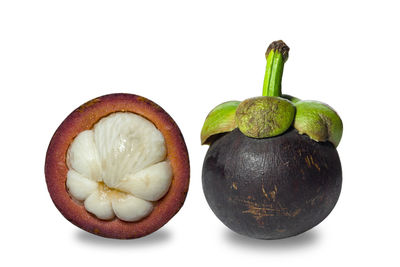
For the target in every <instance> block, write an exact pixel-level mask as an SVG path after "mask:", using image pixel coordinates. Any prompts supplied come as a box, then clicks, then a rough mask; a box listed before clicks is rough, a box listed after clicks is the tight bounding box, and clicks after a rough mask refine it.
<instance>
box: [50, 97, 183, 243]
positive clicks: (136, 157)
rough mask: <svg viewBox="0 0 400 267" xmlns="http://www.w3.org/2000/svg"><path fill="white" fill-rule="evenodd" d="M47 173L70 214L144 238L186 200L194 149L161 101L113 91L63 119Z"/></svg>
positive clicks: (105, 230) (109, 233)
mask: <svg viewBox="0 0 400 267" xmlns="http://www.w3.org/2000/svg"><path fill="white" fill-rule="evenodd" d="M45 176H46V182H47V187H48V191H49V193H50V196H51V198H52V200H53V202H54V204H55V206H56V207H57V208H58V209H59V211H60V212H61V213H62V215H64V217H65V218H66V219H67V220H69V221H70V222H72V223H73V224H75V225H76V226H78V227H80V228H82V229H84V230H86V231H88V232H90V233H94V234H97V235H100V236H104V237H110V238H120V239H129V238H138V237H142V236H145V235H148V234H150V233H152V232H154V231H156V230H157V229H159V228H160V227H162V226H163V225H164V224H165V223H167V222H168V221H169V220H170V219H171V218H172V217H173V216H174V215H175V214H176V213H177V212H178V211H179V209H180V208H181V206H182V205H183V203H184V201H185V198H186V194H187V190H188V186H189V157H188V152H187V148H186V144H185V141H184V139H183V136H182V134H181V132H180V130H179V128H178V126H177V125H176V123H175V122H174V120H173V119H172V118H171V117H170V116H169V115H168V114H167V113H166V112H165V111H164V110H163V109H162V108H161V107H160V106H158V105H157V104H155V103H154V102H152V101H150V100H148V99H146V98H144V97H141V96H137V95H133V94H111V95H105V96H102V97H99V98H96V99H93V100H91V101H89V102H87V103H85V104H83V105H82V106H80V107H78V108H77V109H76V110H74V111H73V112H72V113H71V114H70V115H69V116H68V117H67V118H66V119H65V120H64V121H63V122H62V123H61V125H60V126H59V127H58V129H57V130H56V132H55V133H54V136H53V137H52V139H51V141H50V144H49V147H48V150H47V154H46V162H45Z"/></svg>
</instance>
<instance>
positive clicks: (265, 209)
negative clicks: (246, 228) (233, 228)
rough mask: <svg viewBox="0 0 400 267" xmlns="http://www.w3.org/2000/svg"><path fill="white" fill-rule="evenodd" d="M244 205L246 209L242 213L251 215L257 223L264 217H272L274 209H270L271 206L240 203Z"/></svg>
mask: <svg viewBox="0 0 400 267" xmlns="http://www.w3.org/2000/svg"><path fill="white" fill-rule="evenodd" d="M241 202H243V204H245V205H246V207H247V209H246V210H244V211H242V213H248V214H251V215H252V216H253V217H254V219H256V220H257V221H259V220H261V219H262V218H263V217H265V216H274V215H275V212H276V209H274V208H272V205H266V204H259V203H257V202H254V201H249V200H243V201H241Z"/></svg>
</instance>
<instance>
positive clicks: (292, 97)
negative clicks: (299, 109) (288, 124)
mask: <svg viewBox="0 0 400 267" xmlns="http://www.w3.org/2000/svg"><path fill="white" fill-rule="evenodd" d="M281 97H282V98H285V99H287V100H289V101H290V102H292V103H293V104H295V103H297V102H299V101H301V99H299V98H297V97H295V96H291V95H286V94H283V95H282V96H281Z"/></svg>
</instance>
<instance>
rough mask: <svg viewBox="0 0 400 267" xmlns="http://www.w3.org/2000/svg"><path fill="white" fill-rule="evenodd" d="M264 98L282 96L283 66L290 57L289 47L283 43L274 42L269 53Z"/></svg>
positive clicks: (266, 55) (267, 53)
mask: <svg viewBox="0 0 400 267" xmlns="http://www.w3.org/2000/svg"><path fill="white" fill-rule="evenodd" d="M265 57H266V58H267V67H266V70H265V77H264V86H263V94H262V95H263V96H281V95H282V92H281V83H282V75H283V65H284V64H285V62H286V60H287V59H288V57H289V47H288V46H287V45H286V44H285V43H284V42H283V41H275V42H272V43H271V44H270V45H269V47H268V49H267V52H266V53H265Z"/></svg>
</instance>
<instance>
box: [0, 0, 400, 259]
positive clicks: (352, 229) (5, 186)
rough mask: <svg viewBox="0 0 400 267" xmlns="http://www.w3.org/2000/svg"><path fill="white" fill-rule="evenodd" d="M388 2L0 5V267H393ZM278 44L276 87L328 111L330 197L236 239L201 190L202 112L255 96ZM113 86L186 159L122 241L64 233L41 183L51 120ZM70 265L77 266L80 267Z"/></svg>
mask: <svg viewBox="0 0 400 267" xmlns="http://www.w3.org/2000/svg"><path fill="white" fill-rule="evenodd" d="M397 2H398V1H382V0H381V1H339V0H337V1H332V2H331V4H327V3H328V1H305V0H303V1H283V0H280V1H232V0H231V1H217V0H213V1H207V0H203V1H197V2H195V1H174V0H168V1H150V0H149V1H142V2H141V3H138V2H137V1H82V0H80V1H26V2H23V1H1V2H0V94H1V97H0V100H1V105H0V109H1V110H0V111H1V131H0V134H1V138H0V142H1V146H0V148H1V154H0V155H1V172H0V173H1V180H0V181H1V187H0V188H1V192H0V197H1V220H0V224H1V227H0V229H1V230H2V231H1V232H2V233H1V243H2V245H3V247H2V248H1V258H2V262H3V263H4V262H8V263H7V264H6V265H7V266H16V265H19V266H21V264H30V265H38V264H40V265H41V266H50V265H51V266H70V267H71V266H78V265H79V266H122V265H124V266H165V265H167V266H172V265H174V266H256V265H257V266H272V265H275V266H276V265H278V266H289V265H291V266H293V265H295V266H338V264H346V265H349V266H350V264H351V265H352V266H366V265H378V264H379V266H395V265H397V266H398V264H399V260H398V255H396V254H398V252H399V246H398V241H399V237H400V231H399V226H400V220H399V215H398V214H399V212H400V209H399V203H400V200H399V187H400V177H399V176H400V175H399V171H398V170H399V166H400V159H399V150H400V144H399V141H398V140H399V139H398V137H399V116H398V110H399V108H398V92H399V90H400V86H399V85H400V82H399V73H400V72H399V71H400V70H399V62H400V52H399V51H400V37H399V26H398V25H400V16H399V12H398V11H399V8H398V7H397V6H396V3H397ZM278 39H283V40H284V41H285V42H286V43H287V44H288V45H289V46H290V48H291V51H290V57H289V60H288V61H287V63H286V65H285V73H284V77H283V92H284V93H288V94H292V95H295V96H297V97H299V98H301V99H315V100H320V101H323V102H326V103H328V104H329V105H331V106H332V107H334V108H335V109H336V110H337V111H338V113H339V114H340V115H341V117H342V119H343V122H344V135H343V139H342V142H341V144H340V145H339V147H338V151H339V154H340V156H341V160H342V167H343V189H342V194H341V197H340V199H339V202H338V204H337V206H336V207H335V209H334V211H333V212H332V213H331V215H330V216H329V217H328V218H327V219H326V220H325V221H323V222H322V223H321V224H320V225H318V226H317V227H315V228H314V229H312V230H311V231H308V232H307V233H305V234H302V235H299V236H297V237H293V238H289V239H285V240H278V241H262V240H253V239H249V238H246V237H242V236H239V235H237V234H235V233H233V232H231V231H230V230H229V229H227V228H226V227H225V226H224V225H223V224H222V223H221V222H220V221H219V220H218V219H217V218H216V217H215V216H214V214H213V213H212V212H211V210H210V209H209V207H208V205H207V203H206V200H205V198H204V196H203V192H202V188H201V168H202V161H203V158H204V155H205V153H206V151H207V147H206V146H200V137H199V136H200V130H201V127H202V123H203V121H204V119H205V117H206V115H207V113H208V112H209V111H210V110H211V109H212V108H213V107H214V106H216V105H217V104H219V103H222V102H224V101H228V100H244V99H246V98H249V97H252V96H257V95H260V94H261V91H262V83H263V77H264V70H265V58H264V52H265V50H266V48H267V46H268V44H269V43H270V42H272V41H274V40H278ZM115 92H127V93H134V94H139V95H142V96H145V97H147V98H149V99H151V100H153V101H154V102H156V103H158V104H159V105H161V106H162V107H163V108H164V109H165V110H166V111H167V112H168V113H169V114H170V115H171V116H172V117H173V118H174V119H175V121H176V122H177V123H178V125H179V126H180V128H181V130H182V132H183V135H184V137H185V139H186V143H187V146H188V150H189V154H190V160H191V184H190V190H189V194H188V197H187V199H186V202H185V205H184V206H183V208H182V209H181V211H180V212H179V213H178V214H177V215H176V216H175V217H174V218H173V219H172V220H171V221H170V222H169V223H168V224H167V225H165V226H164V227H163V228H162V229H160V230H159V231H157V232H155V233H154V234H151V235H149V236H147V237H144V238H141V239H137V240H128V241H120V240H110V239H105V238H101V237H97V236H95V235H92V234H89V233H86V232H84V231H82V230H80V229H79V228H77V227H75V226H74V225H72V224H70V223H69V222H68V221H67V220H65V219H64V218H63V216H62V215H61V214H60V213H59V212H58V210H57V209H56V208H55V206H54V205H53V203H52V201H51V199H50V197H49V194H48V192H47V188H46V184H45V178H44V171H43V169H44V159H45V154H46V149H47V146H48V143H49V141H50V139H51V137H52V135H53V133H54V131H55V130H56V128H57V127H58V125H59V124H60V123H61V122H62V120H63V119H64V118H65V117H66V116H67V115H68V114H69V113H70V112H71V111H72V110H73V109H75V108H76V107H78V106H79V105H81V104H82V103H84V102H86V101H88V100H90V99H92V98H95V97H97V96H100V95H104V94H109V93H115ZM83 264H85V265H83Z"/></svg>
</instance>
